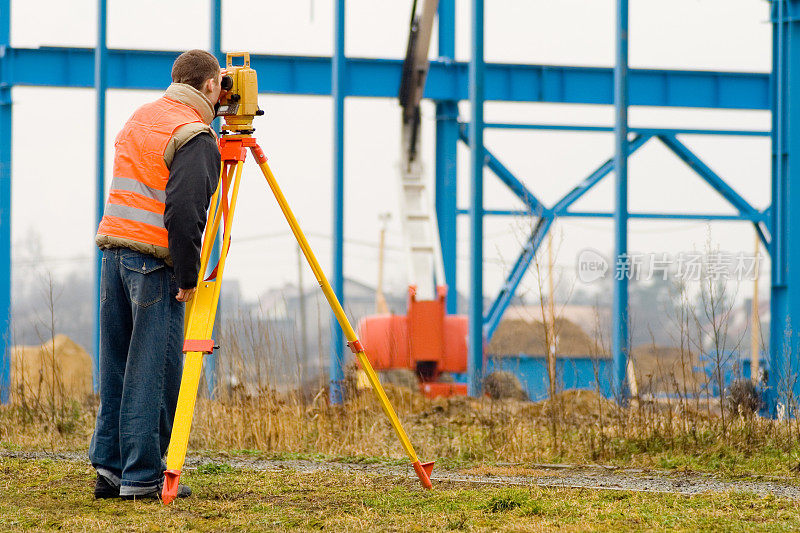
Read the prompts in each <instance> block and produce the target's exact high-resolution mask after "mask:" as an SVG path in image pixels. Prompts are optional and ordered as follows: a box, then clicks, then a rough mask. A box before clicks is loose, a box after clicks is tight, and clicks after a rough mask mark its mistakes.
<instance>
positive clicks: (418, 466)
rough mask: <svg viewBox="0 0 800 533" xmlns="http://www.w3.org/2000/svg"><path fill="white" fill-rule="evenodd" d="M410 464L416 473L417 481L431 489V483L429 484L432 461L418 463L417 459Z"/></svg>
mask: <svg viewBox="0 0 800 533" xmlns="http://www.w3.org/2000/svg"><path fill="white" fill-rule="evenodd" d="M412 466H413V467H414V472H416V473H417V477H418V478H419V482H420V483H422V486H423V487H425V488H426V489H432V488H433V485H432V484H431V472H433V461H431V462H429V463H420V462H419V461H417V462H416V463H413V464H412Z"/></svg>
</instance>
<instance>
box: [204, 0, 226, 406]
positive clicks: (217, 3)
mask: <svg viewBox="0 0 800 533" xmlns="http://www.w3.org/2000/svg"><path fill="white" fill-rule="evenodd" d="M210 8H211V17H210V20H209V22H210V24H209V26H210V28H209V30H210V32H209V33H210V37H211V39H210V41H211V42H210V48H211V53H212V54H214V57H216V58H217V61H219V64H220V65H222V66H223V68H224V67H225V56H223V55H222V0H211V5H210ZM219 126H220V120H219V119H218V118H217V119H214V122H212V127H213V128H214V130H215V131H217V132H219ZM221 242H222V228H220V230H219V231H218V232H217V238H216V240H215V241H214V247H213V248H212V249H211V260H210V261H209V268H214V267H213V266H212V265H216V264H217V262H218V261H219V257H220V251H221V250H222V246H221V245H220V243H221ZM206 274H208V272H207V273H206ZM222 305H223V302H222V301H221V300H220V301H219V303H218V304H217V319H216V320H215V321H214V331H213V335H212V336H213V337H214V339H216V340H217V341H219V338H220V330H221V329H222V321H223V320H224V319H225V315H224V314H223V311H224V309H223V308H222ZM219 357H220V350H216V351H215V352H214V353H210V354H207V355H206V356H205V361H206V364H205V367H206V369H205V372H204V374H205V377H206V388H207V389H208V397H209V398H213V397H214V390H215V389H216V388H217V358H219Z"/></svg>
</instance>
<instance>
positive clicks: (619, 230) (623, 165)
mask: <svg viewBox="0 0 800 533" xmlns="http://www.w3.org/2000/svg"><path fill="white" fill-rule="evenodd" d="M616 47H617V62H616V65H615V67H614V114H615V122H614V148H615V154H614V167H615V172H616V182H615V192H616V203H615V206H614V207H615V208H614V231H615V240H614V264H615V265H616V264H617V261H620V260H624V259H625V258H626V257H627V253H628V0H617V34H616ZM612 272H615V273H618V274H621V275H618V276H617V278H619V279H615V281H614V307H613V317H612V320H613V322H612V328H613V331H612V354H613V357H614V375H613V381H612V383H613V384H614V393H615V394H616V395H618V399H619V400H620V401H625V399H626V398H627V395H628V390H627V386H626V379H625V370H626V368H627V364H628V350H629V346H628V278H627V273H626V271H625V269H624V268H623V269H620V270H619V272H617V268H614V269H613V270H612Z"/></svg>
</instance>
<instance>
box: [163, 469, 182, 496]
mask: <svg viewBox="0 0 800 533" xmlns="http://www.w3.org/2000/svg"><path fill="white" fill-rule="evenodd" d="M180 479H181V471H180V470H165V471H164V488H163V489H162V490H161V503H163V504H168V503H170V502H172V500H174V499H175V498H177V497H178V481H180Z"/></svg>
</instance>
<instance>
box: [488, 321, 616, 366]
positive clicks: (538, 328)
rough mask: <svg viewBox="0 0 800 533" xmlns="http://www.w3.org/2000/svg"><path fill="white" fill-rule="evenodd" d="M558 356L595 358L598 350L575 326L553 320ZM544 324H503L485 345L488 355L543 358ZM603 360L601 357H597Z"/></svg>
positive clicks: (535, 322)
mask: <svg viewBox="0 0 800 533" xmlns="http://www.w3.org/2000/svg"><path fill="white" fill-rule="evenodd" d="M555 332H556V337H557V344H556V350H557V353H558V355H597V354H601V352H602V348H601V347H600V346H599V345H598V346H596V345H595V341H594V340H593V339H592V338H591V337H590V336H589V335H587V334H586V332H585V331H583V329H582V328H581V327H580V326H579V325H577V324H576V323H574V322H572V321H570V320H568V319H566V318H557V319H556V321H555ZM544 333H545V330H544V324H543V323H542V322H540V321H538V320H534V321H531V322H529V321H527V320H518V319H514V320H503V321H502V322H500V325H499V326H498V327H497V330H496V331H495V332H494V336H493V337H492V341H491V342H490V343H489V348H488V353H489V354H491V355H499V356H503V355H518V354H528V355H543V354H545V353H547V348H546V346H545V334H544ZM599 356H600V357H606V356H605V355H602V354H601V355H599Z"/></svg>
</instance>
